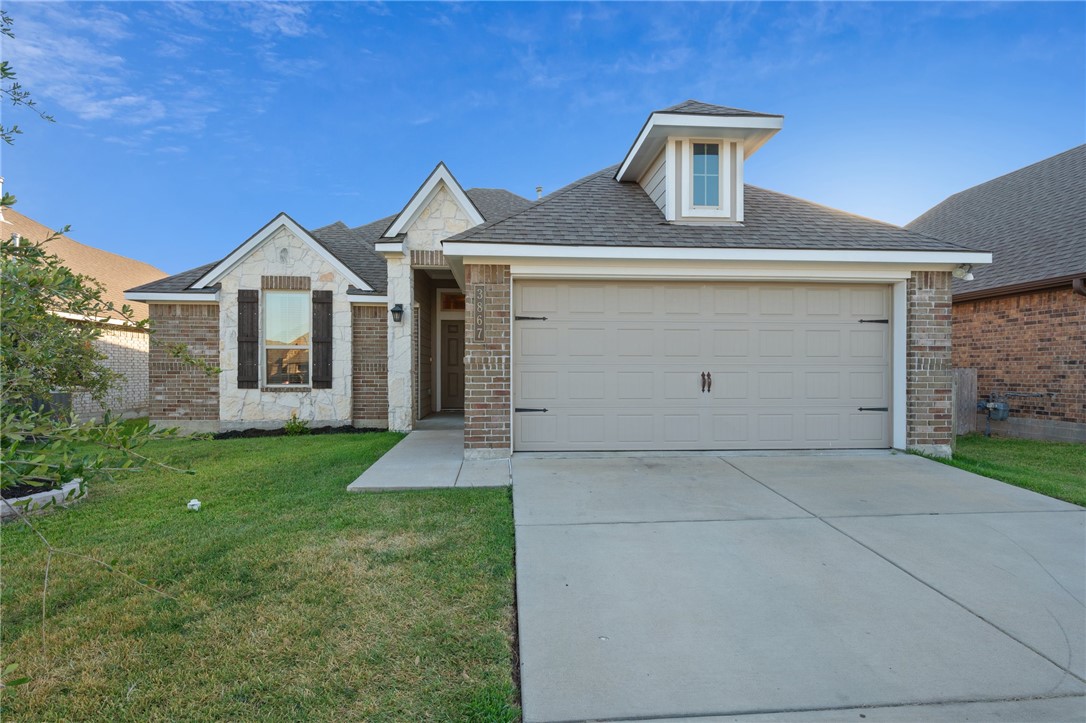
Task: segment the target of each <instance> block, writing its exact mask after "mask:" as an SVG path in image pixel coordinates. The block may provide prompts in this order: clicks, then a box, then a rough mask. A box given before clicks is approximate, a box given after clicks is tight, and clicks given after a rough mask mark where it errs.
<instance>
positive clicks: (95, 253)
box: [0, 208, 166, 420]
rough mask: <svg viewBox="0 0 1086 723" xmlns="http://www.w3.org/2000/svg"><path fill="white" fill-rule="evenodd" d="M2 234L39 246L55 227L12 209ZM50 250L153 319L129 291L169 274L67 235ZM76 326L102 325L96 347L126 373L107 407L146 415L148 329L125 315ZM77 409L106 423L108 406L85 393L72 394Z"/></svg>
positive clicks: (0, 217)
mask: <svg viewBox="0 0 1086 723" xmlns="http://www.w3.org/2000/svg"><path fill="white" fill-rule="evenodd" d="M0 233H3V234H5V235H6V236H11V235H12V234H18V235H19V237H20V238H24V239H27V240H28V241H33V242H35V243H42V242H45V241H46V240H47V239H50V237H52V236H53V231H52V230H51V229H49V228H47V227H46V226H43V225H41V224H40V223H38V222H37V221H35V220H33V219H31V218H27V217H26V216H24V215H22V214H21V213H19V212H18V211H16V210H14V209H12V208H6V209H4V211H3V213H2V214H0ZM44 248H45V249H46V250H47V251H48V252H49V253H51V254H54V255H56V256H58V257H60V259H61V261H63V263H64V265H65V266H67V267H68V268H70V269H71V270H72V271H75V272H76V273H78V274H82V275H84V276H89V277H91V278H93V279H95V280H97V281H98V282H99V283H100V284H102V286H103V287H104V292H103V294H102V298H103V299H104V300H105V301H112V302H113V305H114V306H115V307H116V308H117V309H118V310H120V309H121V307H123V306H124V305H125V304H128V305H129V306H131V307H132V309H133V312H134V314H133V316H134V318H135V319H136V320H142V319H146V318H147V305H146V304H144V303H142V302H138V301H131V302H129V301H125V298H124V290H125V289H126V288H128V287H129V286H131V285H132V284H141V283H148V282H151V281H155V280H158V279H161V278H163V277H165V276H166V274H165V273H163V272H162V271H159V270H158V269H156V268H155V267H154V266H151V265H150V264H145V263H143V262H142V261H136V260H135V259H130V258H127V257H124V256H120V255H118V254H114V253H110V252H109V251H103V250H101V249H96V248H94V247H93V246H87V245H85V244H81V243H79V242H78V241H73V240H72V239H70V238H68V237H67V236H64V235H60V236H56V237H55V238H52V240H49V241H48V243H45V246H44ZM72 323H73V324H98V325H100V326H101V328H102V335H101V336H100V337H99V338H98V340H97V341H96V342H95V347H96V348H97V349H98V351H100V352H101V353H102V354H103V355H104V356H105V359H104V360H103V361H102V365H103V366H105V367H108V368H109V369H112V370H113V371H115V372H118V373H120V374H122V375H123V381H121V382H119V383H117V384H115V385H114V386H113V388H112V389H111V391H110V393H109V395H108V396H107V397H106V400H105V408H106V409H109V410H110V411H111V412H113V413H114V414H115V415H117V416H125V417H134V416H142V415H146V414H147V413H148V403H147V401H148V398H147V384H148V372H147V358H148V349H149V347H150V344H149V335H148V333H147V331H145V330H143V329H139V328H136V327H134V326H133V325H132V324H131V322H130V321H127V320H125V319H124V318H123V317H122V315H121V314H120V313H109V314H106V315H104V316H102V317H96V318H94V319H87V318H80V319H76V318H73V319H72ZM71 407H72V411H73V412H74V413H75V415H76V417H78V418H79V419H83V420H91V419H100V418H101V417H102V413H103V411H104V410H103V407H102V405H100V404H98V403H97V402H95V401H94V400H93V399H91V397H90V395H89V394H86V393H85V392H76V393H74V394H72V396H71Z"/></svg>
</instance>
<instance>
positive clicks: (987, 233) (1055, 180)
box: [906, 145, 1086, 297]
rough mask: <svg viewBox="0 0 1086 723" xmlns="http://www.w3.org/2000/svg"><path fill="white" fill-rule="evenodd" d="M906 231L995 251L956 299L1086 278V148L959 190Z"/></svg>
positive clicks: (961, 285)
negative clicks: (959, 191)
mask: <svg viewBox="0 0 1086 723" xmlns="http://www.w3.org/2000/svg"><path fill="white" fill-rule="evenodd" d="M906 228H908V229H911V230H913V231H918V232H920V233H925V234H930V235H932V236H938V237H939V238H942V239H946V240H947V241H953V242H955V243H960V244H964V245H968V246H971V247H972V248H976V249H980V250H983V251H990V252H992V263H991V264H990V265H987V266H983V267H977V268H975V269H973V275H974V277H975V278H974V279H973V281H959V280H955V281H954V286H953V290H954V295H955V296H956V297H960V296H962V295H968V296H973V295H974V294H979V293H980V292H995V291H996V290H997V289H1003V290H1011V289H1013V288H1014V287H1026V286H1029V285H1035V284H1038V283H1043V282H1047V281H1054V282H1062V281H1069V280H1070V279H1071V278H1072V277H1078V276H1084V275H1086V145H1081V146H1078V147H1077V148H1072V149H1071V150H1069V151H1065V152H1063V153H1060V154H1059V155H1056V156H1052V157H1051V158H1048V159H1046V160H1043V161H1040V162H1039V163H1034V164H1033V165H1031V166H1026V167H1025V168H1022V169H1019V170H1017V171H1014V172H1012V173H1008V174H1007V175H1005V176H1000V177H999V178H996V179H993V180H991V181H988V182H987V183H982V184H980V185H979V186H974V187H973V188H970V189H968V190H965V191H962V192H961V193H956V194H954V195H953V196H951V197H950V198H948V199H946V200H945V201H943V202H942V203H940V204H939V205H938V206H935V207H934V208H932V209H931V210H929V211H928V212H926V213H925V214H923V215H922V216H920V217H919V218H917V219H916V220H915V221H912V222H911V223H909V224H907V225H906ZM984 295H987V294H984Z"/></svg>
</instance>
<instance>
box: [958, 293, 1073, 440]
mask: <svg viewBox="0 0 1086 723" xmlns="http://www.w3.org/2000/svg"><path fill="white" fill-rule="evenodd" d="M954 366H955V367H965V368H973V369H976V370H977V397H978V399H983V398H984V397H987V396H988V394H989V393H990V392H993V391H995V392H1000V393H1006V392H1025V393H1033V392H1039V393H1043V394H1046V395H1051V396H1046V397H1042V398H1039V399H1028V398H1021V397H1012V398H1011V399H1009V400H1008V401H1009V402H1010V405H1011V416H1012V417H1025V418H1029V419H1038V420H1044V421H1052V422H1078V423H1086V298H1083V297H1081V296H1076V295H1074V294H1073V293H1072V292H1071V288H1070V286H1068V287H1066V288H1062V289H1049V290H1045V291H1034V292H1030V293H1025V294H1017V295H1015V296H1002V297H998V298H994V299H980V300H977V301H963V302H959V303H957V304H954Z"/></svg>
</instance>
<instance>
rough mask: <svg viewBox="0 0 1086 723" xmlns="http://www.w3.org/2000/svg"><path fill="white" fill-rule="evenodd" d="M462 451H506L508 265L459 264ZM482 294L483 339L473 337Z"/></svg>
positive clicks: (483, 454) (503, 453)
mask: <svg viewBox="0 0 1086 723" xmlns="http://www.w3.org/2000/svg"><path fill="white" fill-rule="evenodd" d="M464 280H465V295H466V297H467V304H466V306H467V309H466V313H465V317H464V326H465V337H466V338H465V343H464V379H465V384H464V454H465V456H467V457H468V458H472V457H475V458H480V457H502V456H508V454H509V451H510V432H511V430H510V420H509V413H510V410H509V400H510V393H511V392H510V388H511V384H510V376H509V374H510V372H509V369H510V365H509V355H510V349H511V347H510V343H509V341H510V340H509V335H510V319H509V303H510V302H509V293H510V276H509V267H508V266H501V265H489V264H488V265H482V264H480V265H475V264H465V266H464ZM480 288H481V289H482V295H483V309H484V313H483V321H482V328H483V340H482V341H477V340H476V335H475V334H476V326H475V322H476V318H475V316H476V301H475V299H476V294H477V293H478V292H477V290H478V289H480Z"/></svg>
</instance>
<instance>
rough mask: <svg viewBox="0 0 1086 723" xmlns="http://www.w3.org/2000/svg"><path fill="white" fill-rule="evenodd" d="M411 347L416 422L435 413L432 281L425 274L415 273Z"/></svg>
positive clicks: (422, 272) (433, 296)
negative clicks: (412, 346) (415, 374)
mask: <svg viewBox="0 0 1086 723" xmlns="http://www.w3.org/2000/svg"><path fill="white" fill-rule="evenodd" d="M415 303H416V304H418V309H416V313H415V338H414V340H413V341H414V344H415V349H416V350H417V353H416V355H415V357H416V361H417V364H416V368H417V369H418V381H417V382H416V384H415V408H416V409H417V410H418V415H419V419H422V418H424V417H426V416H427V415H429V414H433V412H434V303H435V295H434V282H433V281H431V280H430V277H428V276H427V275H426V272H424V271H415Z"/></svg>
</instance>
